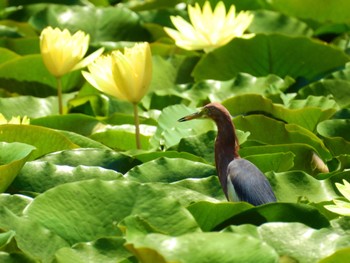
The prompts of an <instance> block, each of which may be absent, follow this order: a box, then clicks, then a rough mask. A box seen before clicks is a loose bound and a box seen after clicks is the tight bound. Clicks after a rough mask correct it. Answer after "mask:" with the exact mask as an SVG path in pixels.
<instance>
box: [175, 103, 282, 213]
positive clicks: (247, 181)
mask: <svg viewBox="0 0 350 263" xmlns="http://www.w3.org/2000/svg"><path fill="white" fill-rule="evenodd" d="M199 118H210V119H212V120H213V121H214V122H215V123H216V126H217V129H218V132H217V136H216V140H215V166H216V171H217V175H218V177H219V181H220V184H221V187H222V190H223V192H224V193H225V196H226V198H227V200H229V201H233V202H238V201H245V202H248V203H250V204H252V205H254V206H258V205H262V204H266V203H272V202H276V196H275V194H274V192H273V190H272V187H271V185H270V183H269V181H268V180H267V178H266V176H265V175H264V174H263V173H262V172H261V171H260V170H259V168H257V167H256V166H255V165H254V164H253V163H252V162H250V161H248V160H246V159H243V158H241V157H240V155H239V153H238V150H239V143H238V138H237V135H236V132H235V126H234V124H233V122H232V119H231V115H230V113H229V111H228V110H227V109H226V108H225V107H224V106H223V105H221V104H220V103H218V102H212V103H209V104H207V105H205V106H204V107H203V108H202V109H201V110H200V111H199V112H195V113H193V114H190V115H187V116H185V117H183V118H181V119H179V120H178V121H179V122H184V121H189V120H193V119H199Z"/></svg>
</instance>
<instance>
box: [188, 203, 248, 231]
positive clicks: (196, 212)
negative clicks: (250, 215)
mask: <svg viewBox="0 0 350 263" xmlns="http://www.w3.org/2000/svg"><path fill="white" fill-rule="evenodd" d="M252 207H253V206H252V205H251V204H248V203H245V202H235V203H233V202H223V203H210V202H205V201H201V202H197V203H194V204H192V205H190V206H189V207H187V209H188V210H189V211H190V212H191V214H192V215H193V216H194V218H195V219H196V221H197V223H198V225H199V226H200V227H201V229H202V230H203V231H211V230H213V229H214V228H215V227H216V226H217V225H219V224H220V223H222V222H224V221H225V220H227V219H229V218H230V217H232V216H234V215H237V214H240V213H242V212H244V211H246V210H249V209H251V208H252Z"/></svg>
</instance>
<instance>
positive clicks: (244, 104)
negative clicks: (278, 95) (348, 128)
mask: <svg viewBox="0 0 350 263" xmlns="http://www.w3.org/2000/svg"><path fill="white" fill-rule="evenodd" d="M223 105H224V106H225V107H226V108H227V109H228V110H229V112H230V113H231V115H233V116H237V115H240V114H244V115H246V114H250V113H256V112H261V113H262V114H265V115H268V116H271V117H273V118H276V119H278V120H282V121H284V122H286V123H294V124H297V125H299V126H301V127H303V128H306V129H308V130H310V131H314V130H315V129H316V126H317V124H318V123H319V122H321V121H323V120H326V119H328V118H330V117H331V116H332V115H333V114H334V113H335V112H336V110H337V109H336V108H333V107H332V108H325V109H322V108H319V107H315V106H312V107H307V106H306V105H304V107H303V108H298V109H295V108H294V109H288V108H286V107H284V106H283V105H281V104H274V103H273V102H272V101H271V100H270V99H267V98H265V97H263V96H261V95H255V94H245V95H238V96H235V97H232V98H230V99H228V100H225V101H224V102H223ZM323 107H324V106H323Z"/></svg>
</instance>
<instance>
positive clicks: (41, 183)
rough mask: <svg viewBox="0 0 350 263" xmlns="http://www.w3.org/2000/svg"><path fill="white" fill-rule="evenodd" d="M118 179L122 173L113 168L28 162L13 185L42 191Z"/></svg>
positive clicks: (20, 188) (15, 187) (13, 186)
mask: <svg viewBox="0 0 350 263" xmlns="http://www.w3.org/2000/svg"><path fill="white" fill-rule="evenodd" d="M95 178H96V179H101V180H116V179H121V178H122V174H120V173H117V172H115V171H113V170H109V169H103V168H100V167H92V166H77V167H71V166H66V165H54V164H52V163H49V162H43V161H32V162H28V163H27V164H26V165H25V166H24V167H23V169H22V171H21V172H20V174H19V175H18V176H17V178H16V180H15V181H14V182H13V184H12V185H11V189H12V191H14V190H17V191H28V192H37V193H42V192H45V191H47V190H48V189H50V188H53V187H55V186H57V185H60V184H64V183H70V182H76V181H82V180H88V179H95Z"/></svg>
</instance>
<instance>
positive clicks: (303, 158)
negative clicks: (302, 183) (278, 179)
mask: <svg viewBox="0 0 350 263" xmlns="http://www.w3.org/2000/svg"><path fill="white" fill-rule="evenodd" d="M239 154H240V155H241V156H242V157H243V158H246V159H255V160H254V161H253V163H255V164H256V165H257V166H258V167H259V168H260V169H263V170H265V171H269V170H270V171H272V170H273V169H276V170H275V172H277V171H278V170H279V171H286V170H289V169H292V170H302V171H304V172H307V173H309V174H315V173H318V172H319V170H317V169H315V167H314V165H313V155H314V154H315V152H314V149H313V147H311V146H310V145H307V144H303V143H291V144H276V145H271V144H269V145H263V146H248V147H246V146H245V145H243V147H242V148H241V149H240V150H239ZM254 156H257V158H258V159H256V157H254ZM264 157H265V159H264ZM285 159H286V160H285ZM283 160H285V162H284V161H283ZM269 163H270V164H269ZM263 167H266V168H263ZM269 167H272V168H273V167H275V168H273V169H271V168H269Z"/></svg>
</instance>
